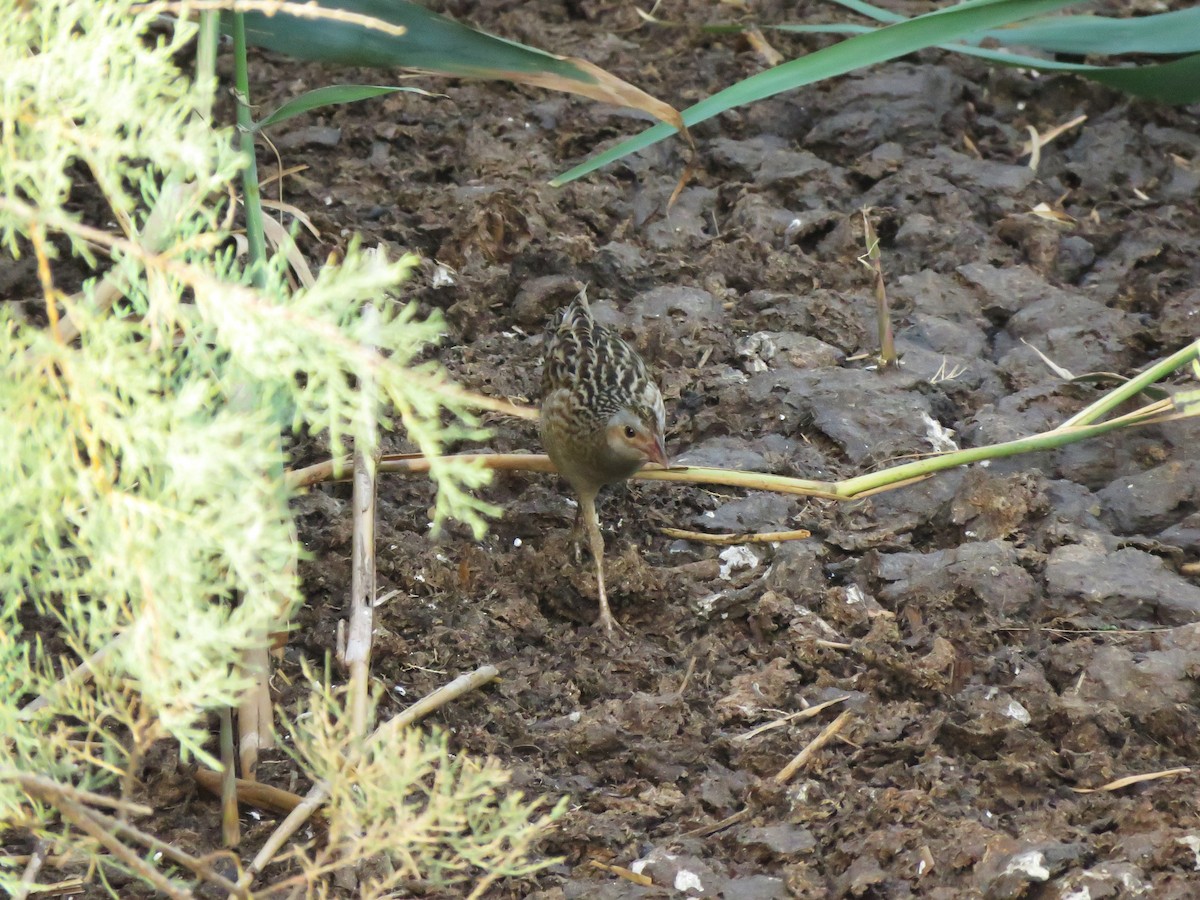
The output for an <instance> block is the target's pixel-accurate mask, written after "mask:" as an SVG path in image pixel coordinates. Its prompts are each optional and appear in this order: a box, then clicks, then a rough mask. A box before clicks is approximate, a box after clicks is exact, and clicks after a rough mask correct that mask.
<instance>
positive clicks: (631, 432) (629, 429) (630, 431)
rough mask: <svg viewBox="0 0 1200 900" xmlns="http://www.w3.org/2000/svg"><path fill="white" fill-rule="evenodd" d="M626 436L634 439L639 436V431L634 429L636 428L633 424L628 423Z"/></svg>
mask: <svg viewBox="0 0 1200 900" xmlns="http://www.w3.org/2000/svg"><path fill="white" fill-rule="evenodd" d="M625 437H627V438H629V440H631V441H632V440H633V439H634V438H635V437H637V432H636V431H634V429H633V426H632V425H626V426H625Z"/></svg>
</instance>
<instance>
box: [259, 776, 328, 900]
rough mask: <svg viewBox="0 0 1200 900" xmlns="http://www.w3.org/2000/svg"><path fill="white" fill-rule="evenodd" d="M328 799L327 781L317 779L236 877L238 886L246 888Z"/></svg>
mask: <svg viewBox="0 0 1200 900" xmlns="http://www.w3.org/2000/svg"><path fill="white" fill-rule="evenodd" d="M328 799H329V782H327V781H318V782H317V783H316V784H314V785H313V786H312V787H311V788H309V789H308V793H307V794H306V795H305V797H304V800H303V801H301V803H300V805H299V806H297V807H296V808H295V809H293V810H292V811H291V812H290V813H288V815H287V818H285V819H284V820H283V821H282V822H280V823H279V825H278V826H276V828H275V830H274V831H272V832H271V836H270V837H269V838H267V842H266V843H265V844H263V845H262V849H261V850H259V851H258V853H257V854H256V855H255V857H254V859H253V861H252V862H251V863H250V866H249V868H247V869H246V871H245V872H244V873H242V877H241V878H239V879H238V887H239V888H241V889H243V890H248V889H249V888H250V885H252V884H253V883H254V879H255V878H257V877H258V874H259V873H260V872H261V871H262V870H263V869H265V868H266V867H267V866H268V865H270V863H271V860H272V859H274V858H275V854H277V853H278V852H279V851H280V850H281V849H283V845H284V844H285V843H287V841H288V839H289V838H291V836H292V835H293V834H295V833H296V832H297V831H299V830H300V826H302V825H303V824H304V823H305V822H307V821H308V820H309V819H310V818H311V817H312V815H313V813H315V812H316V811H317V810H318V809H320V808H321V806H322V805H324V803H325V801H326V800H328Z"/></svg>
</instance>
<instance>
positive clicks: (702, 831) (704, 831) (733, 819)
mask: <svg viewBox="0 0 1200 900" xmlns="http://www.w3.org/2000/svg"><path fill="white" fill-rule="evenodd" d="M749 817H750V807H748V806H746V807H743V808H742V809H739V810H738V811H737V812H735V813H734V814H733V815H731V816H726V817H725V818H723V819H722V820H721V821H720V822H714V823H713V824H711V825H701V826H700V827H699V828H693V829H692V830H691V831H685V832H684V834H685V835H687V836H688V837H708V836H709V835H710V834H716V833H717V832H718V831H724V830H725V829H726V828H728V827H729V826H730V825H736V824H737V823H738V822H741V821H742V820H744V819H747V818H749Z"/></svg>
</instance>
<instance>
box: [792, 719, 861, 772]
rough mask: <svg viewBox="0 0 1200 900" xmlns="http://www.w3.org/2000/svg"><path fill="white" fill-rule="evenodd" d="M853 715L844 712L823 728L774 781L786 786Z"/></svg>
mask: <svg viewBox="0 0 1200 900" xmlns="http://www.w3.org/2000/svg"><path fill="white" fill-rule="evenodd" d="M853 716H854V713H852V712H851V711H850V710H846V711H845V712H844V713H842V714H841V715H840V716H838V717H837V718H836V719H834V720H833V721H832V722H830V723H829V724H828V725H826V726H825V730H824V731H822V732H821V733H820V734H818V735H817V736H816V737H815V738H813V739H812V740H811V741H809V743H808V746H806V747H805V748H804V749H803V750H801V751H800V752H799V753H797V754H796V755H795V756H794V757H793V758H792V761H791V762H789V763H788V764H787V765H786V766H784V767H783V768H782V769H780V770H779V773H778V774H777V775H776V776H775V781H776V782H778V783H779V784H787V783H788V782H789V781H791V780H792V776H793V775H795V774H796V773H797V772H799V771H800V770H801V769H803V768H804V767H805V766H806V765H808V762H809V760H811V759H812V758H813V756H814V755H815V754H816V753H817V752H818V751H819V750H820V749H821V748H822V747H824V746H825V745H826V744H828V743H829V742H830V740H832V739H833V736H834V735H836V734H837V733H838V732H839V731H841V730H842V729H843V728H845V727H846V723H847V722H849V721H850V719H851V718H853Z"/></svg>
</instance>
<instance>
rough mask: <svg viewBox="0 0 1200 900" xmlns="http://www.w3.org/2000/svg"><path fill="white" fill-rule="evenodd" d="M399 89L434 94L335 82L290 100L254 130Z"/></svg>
mask: <svg viewBox="0 0 1200 900" xmlns="http://www.w3.org/2000/svg"><path fill="white" fill-rule="evenodd" d="M397 91H404V92H406V93H410V94H424V95H425V96H427V97H432V96H433V94H431V93H430V92H429V91H424V90H421V88H415V87H387V86H384V85H377V84H334V85H330V86H329V87H323V88H317V89H316V90H313V91H308V92H307V93H304V94H301V95H300V96H299V97H296V98H295V99H293V100H289V101H288V102H287V103H285V104H283V106H281V107H279V109H277V110H275V111H274V112H273V113H271V114H270V115H269V116H267V117H266V118H265V119H263V120H262V121H261V122H259V123H257V124H256V125H255V126H254V130H255V131H262V130H263V129H264V128H269V127H270V126H272V125H278V124H279V123H280V122H284V121H286V120H288V119H291V118H294V117H295V116H298V115H300V114H302V113H306V112H311V111H312V110H314V109H320V108H321V107H323V106H337V105H339V104H342V103H355V102H357V101H359V100H369V99H370V98H371V97H379V96H382V95H383V94H394V93H396V92H397Z"/></svg>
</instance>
